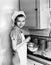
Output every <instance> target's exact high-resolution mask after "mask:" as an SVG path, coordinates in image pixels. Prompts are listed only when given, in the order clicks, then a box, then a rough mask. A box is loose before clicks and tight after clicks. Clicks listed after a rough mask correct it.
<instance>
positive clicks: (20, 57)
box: [11, 11, 30, 65]
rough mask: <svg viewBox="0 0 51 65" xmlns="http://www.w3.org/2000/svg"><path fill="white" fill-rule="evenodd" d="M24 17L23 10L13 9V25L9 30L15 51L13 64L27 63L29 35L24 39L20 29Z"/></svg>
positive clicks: (23, 64)
mask: <svg viewBox="0 0 51 65" xmlns="http://www.w3.org/2000/svg"><path fill="white" fill-rule="evenodd" d="M25 18H26V16H25V14H24V12H23V11H19V12H16V11H15V13H14V15H13V17H12V19H13V21H14V27H13V29H12V31H11V40H12V46H13V50H14V51H15V53H14V57H13V65H27V42H28V41H29V40H30V37H28V38H27V39H25V37H24V34H23V32H22V29H21V28H22V27H23V26H24V25H25Z"/></svg>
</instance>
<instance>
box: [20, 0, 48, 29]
mask: <svg viewBox="0 0 51 65" xmlns="http://www.w3.org/2000/svg"><path fill="white" fill-rule="evenodd" d="M48 9H49V0H20V10H23V11H25V13H26V17H27V18H26V24H25V26H28V27H29V28H34V29H45V28H49V10H48Z"/></svg>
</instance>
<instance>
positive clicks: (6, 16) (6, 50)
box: [0, 0, 19, 65]
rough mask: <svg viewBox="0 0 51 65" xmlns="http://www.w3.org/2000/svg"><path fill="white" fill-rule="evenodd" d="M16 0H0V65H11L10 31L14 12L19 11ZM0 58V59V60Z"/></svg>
mask: <svg viewBox="0 0 51 65" xmlns="http://www.w3.org/2000/svg"><path fill="white" fill-rule="evenodd" d="M18 6H19V4H18V0H0V65H12V64H11V62H12V53H11V40H10V36H9V34H10V31H11V26H12V23H13V21H12V20H11V17H12V13H13V11H14V10H19V7H18ZM1 57H2V58H1Z"/></svg>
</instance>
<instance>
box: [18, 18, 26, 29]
mask: <svg viewBox="0 0 51 65" xmlns="http://www.w3.org/2000/svg"><path fill="white" fill-rule="evenodd" d="M24 25H25V18H24V17H19V18H18V21H17V26H18V27H19V28H22V27H23V26H24Z"/></svg>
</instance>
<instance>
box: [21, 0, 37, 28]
mask: <svg viewBox="0 0 51 65" xmlns="http://www.w3.org/2000/svg"><path fill="white" fill-rule="evenodd" d="M35 1H36V0H20V10H23V11H24V12H25V14H26V24H25V26H27V27H30V28H31V27H33V28H36V24H37V23H36V11H35V8H36V6H35Z"/></svg>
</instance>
